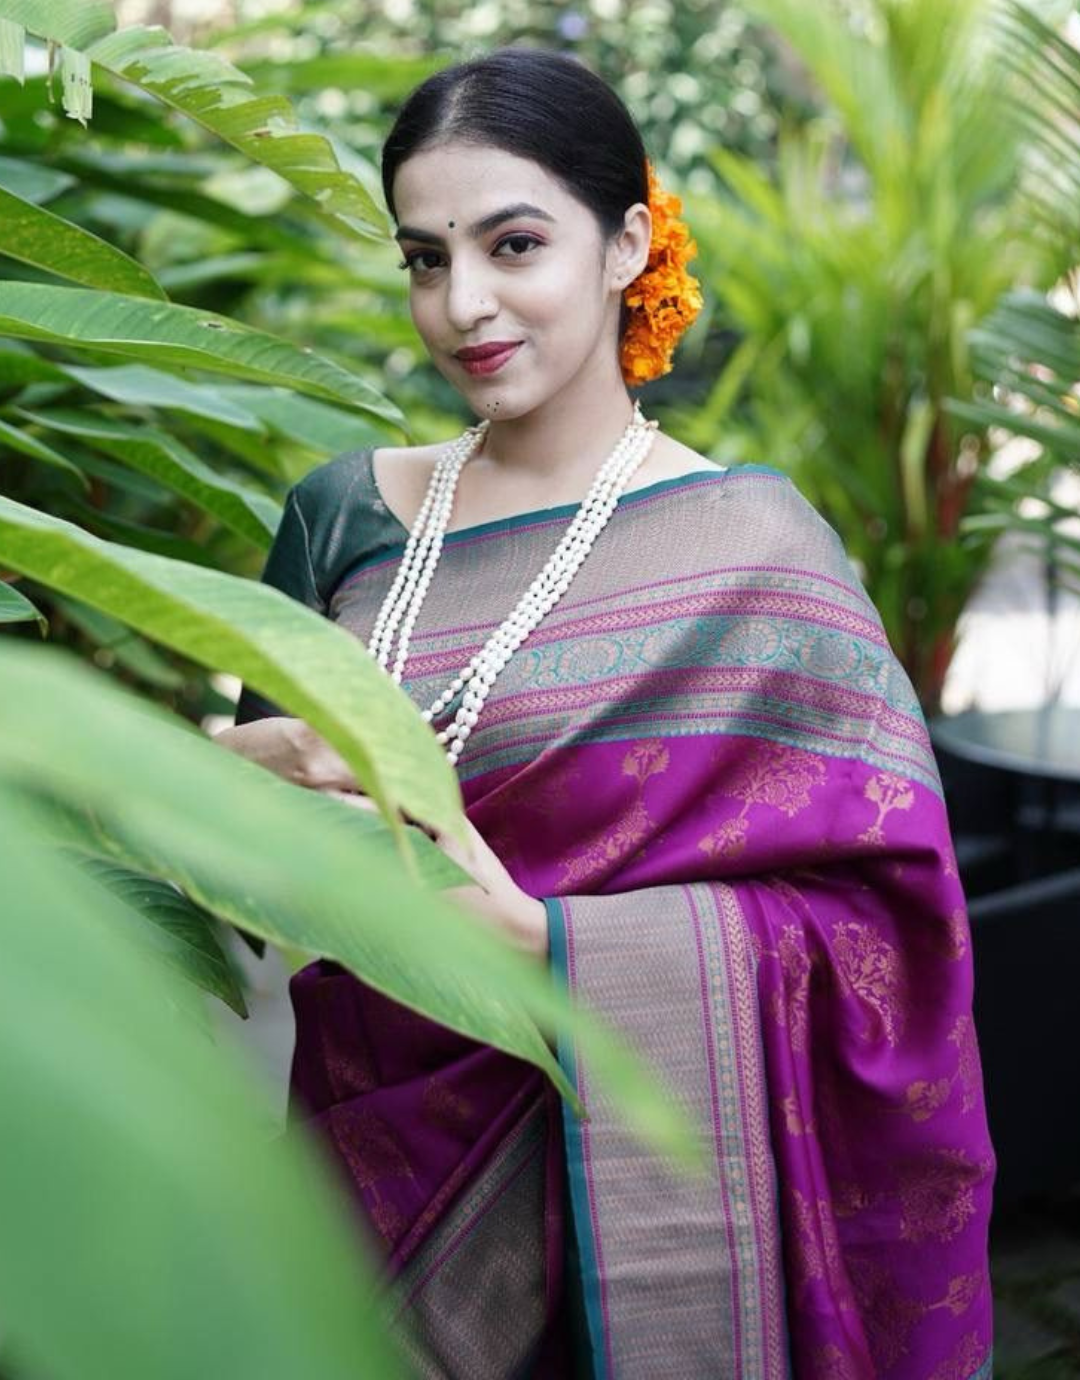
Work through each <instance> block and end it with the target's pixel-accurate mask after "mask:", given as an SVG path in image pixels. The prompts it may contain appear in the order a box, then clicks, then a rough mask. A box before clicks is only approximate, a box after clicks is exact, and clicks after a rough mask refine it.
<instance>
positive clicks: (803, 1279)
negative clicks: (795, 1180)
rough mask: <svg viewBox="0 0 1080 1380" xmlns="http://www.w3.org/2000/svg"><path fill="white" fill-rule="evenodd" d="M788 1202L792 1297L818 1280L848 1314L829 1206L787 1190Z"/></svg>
mask: <svg viewBox="0 0 1080 1380" xmlns="http://www.w3.org/2000/svg"><path fill="white" fill-rule="evenodd" d="M791 1198H792V1202H793V1204H794V1209H795V1229H796V1232H797V1233H798V1238H799V1243H798V1249H797V1251H796V1255H797V1257H798V1259H797V1261H796V1265H795V1272H796V1283H795V1288H796V1293H797V1294H802V1293H803V1292H804V1291H805V1290H806V1287H807V1285H808V1284H809V1283H810V1282H811V1281H812V1280H815V1279H821V1280H824V1281H825V1282H826V1284H827V1285H828V1287H829V1290H830V1292H831V1293H832V1295H833V1297H834V1298H835V1299H837V1300H838V1301H839V1304H840V1307H841V1308H845V1309H848V1310H850V1309H851V1308H853V1307H854V1303H853V1300H852V1297H851V1289H850V1286H849V1284H848V1280H847V1275H846V1273H845V1271H844V1265H843V1260H842V1257H841V1252H840V1239H839V1237H838V1236H837V1234H836V1223H835V1221H834V1220H833V1214H832V1208H831V1206H830V1204H829V1203H828V1202H827V1201H826V1200H825V1199H824V1198H819V1199H818V1200H817V1202H816V1203H812V1202H810V1200H809V1199H808V1198H806V1197H805V1196H804V1195H803V1194H802V1193H801V1192H800V1190H799V1189H797V1188H792V1189H791Z"/></svg>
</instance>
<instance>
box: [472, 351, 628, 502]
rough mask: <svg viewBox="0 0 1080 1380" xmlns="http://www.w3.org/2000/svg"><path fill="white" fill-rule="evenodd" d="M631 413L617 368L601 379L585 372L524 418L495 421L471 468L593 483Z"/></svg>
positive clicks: (529, 477)
mask: <svg viewBox="0 0 1080 1380" xmlns="http://www.w3.org/2000/svg"><path fill="white" fill-rule="evenodd" d="M632 412H633V401H632V399H631V398H630V395H629V393H628V392H627V389H626V384H625V383H624V382H623V380H622V377H621V375H620V374H619V372H618V369H617V368H613V369H611V370H610V371H608V372H605V376H604V377H603V378H599V379H598V378H596V377H594V374H593V371H590V370H581V371H579V373H578V374H577V375H575V377H574V378H573V379H572V380H571V381H570V382H569V383H568V384H567V385H566V387H564V388H562V389H560V390H559V392H558V393H555V394H553V395H552V396H551V397H550V398H548V399H546V400H545V401H544V402H543V403H541V404H540V406H539V407H535V408H533V409H532V410H531V411H530V412H527V413H525V414H524V415H523V416H521V417H513V418H509V419H507V420H505V421H495V420H492V421H491V423H490V425H489V427H488V430H487V435H486V436H485V437H484V443H483V446H482V447H481V450H480V453H479V454H478V455H477V456H476V457H475V459H474V460H473V462H472V464H473V465H478V466H479V468H480V469H488V468H489V467H490V468H491V469H497V470H498V471H499V472H500V473H503V474H505V475H506V476H507V478H511V477H513V478H520V479H521V480H523V481H526V482H528V480H529V479H536V480H558V481H563V482H570V483H573V482H574V481H575V480H577V479H579V478H581V477H585V476H587V477H588V479H590V480H591V478H592V475H593V474H594V473H595V471H596V469H597V468H598V467H599V465H600V464H601V463H602V462H603V460H604V459H605V458H606V457H607V455H608V454H609V453H610V452H611V450H612V448H613V447H614V445H615V443H616V442H617V441H618V439H619V437H620V436H621V435H622V433H623V431H624V430H625V429H626V427H627V425H628V424H629V421H630V417H631V414H632Z"/></svg>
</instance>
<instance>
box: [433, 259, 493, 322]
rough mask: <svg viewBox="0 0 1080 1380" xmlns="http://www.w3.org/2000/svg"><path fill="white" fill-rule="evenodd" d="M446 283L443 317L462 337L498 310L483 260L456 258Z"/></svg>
mask: <svg viewBox="0 0 1080 1380" xmlns="http://www.w3.org/2000/svg"><path fill="white" fill-rule="evenodd" d="M446 282H447V288H446V317H447V320H448V321H449V322H450V325H451V326H453V328H454V329H455V330H456V331H459V332H460V333H461V334H462V335H467V334H468V332H469V331H471V330H472V329H473V327H474V326H475V325H476V324H477V322H478V321H484V320H486V319H487V318H488V317H491V316H494V315H495V313H496V312H497V311H498V299H497V297H496V294H495V292H494V289H493V285H492V283H491V281H490V278H489V277H488V275H487V273H486V272H485V271H484V263H483V262H482V261H481V262H477V261H476V260H474V259H472V258H471V257H470V256H467V255H462V254H458V255H455V257H454V259H453V260H452V261H451V264H450V268H449V271H448V273H447V278H446Z"/></svg>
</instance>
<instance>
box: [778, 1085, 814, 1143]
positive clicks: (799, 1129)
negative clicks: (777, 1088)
mask: <svg viewBox="0 0 1080 1380" xmlns="http://www.w3.org/2000/svg"><path fill="white" fill-rule="evenodd" d="M780 1107H781V1110H782V1111H783V1113H784V1127H785V1129H786V1130H787V1133H788V1135H789V1136H812V1135H814V1134H815V1127H814V1122H813V1119H811V1120H810V1121H804V1120H803V1118H802V1113H801V1112H800V1111H799V1099H798V1096H797V1094H795V1093H789V1094H788V1095H787V1097H785V1098H783V1099H782V1101H781V1103H780Z"/></svg>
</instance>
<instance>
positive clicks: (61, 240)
mask: <svg viewBox="0 0 1080 1380" xmlns="http://www.w3.org/2000/svg"><path fill="white" fill-rule="evenodd" d="M0 254H6V255H8V257H9V258H12V259H18V260H20V261H21V262H22V263H24V264H33V265H34V267H35V268H44V269H46V270H48V272H50V273H57V274H59V275H60V277H62V278H70V279H71V280H72V281H73V282H76V283H84V284H86V286H87V287H96V288H106V289H107V290H109V291H114V292H126V293H132V294H134V295H136V296H139V297H156V298H164V296H165V293H164V292H163V290H162V289H161V287H160V286H159V285H158V284H157V283H156V282H155V281H154V277H153V275H152V274H151V273H148V272H147V270H146V269H145V268H143V266H142V265H141V264H140V263H137V262H136V261H135V260H134V259H132V258H130V257H129V256H128V255H127V254H124V253H122V252H121V250H119V249H115V248H114V247H113V246H112V245H111V244H108V243H106V241H105V240H103V239H99V238H98V236H97V235H92V234H91V233H90V232H89V231H88V230H83V229H82V228H81V226H78V225H73V224H72V223H71V221H68V220H64V219H63V218H62V217H61V216H55V215H53V213H52V212H51V211H46V210H45V209H44V208H43V207H41V206H35V205H34V204H33V203H32V202H30V201H26V200H24V199H23V198H22V197H20V196H16V195H15V194H14V193H13V192H9V191H6V190H4V188H2V187H0Z"/></svg>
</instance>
